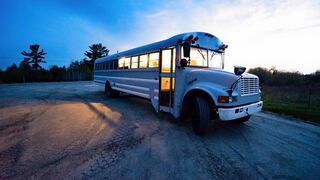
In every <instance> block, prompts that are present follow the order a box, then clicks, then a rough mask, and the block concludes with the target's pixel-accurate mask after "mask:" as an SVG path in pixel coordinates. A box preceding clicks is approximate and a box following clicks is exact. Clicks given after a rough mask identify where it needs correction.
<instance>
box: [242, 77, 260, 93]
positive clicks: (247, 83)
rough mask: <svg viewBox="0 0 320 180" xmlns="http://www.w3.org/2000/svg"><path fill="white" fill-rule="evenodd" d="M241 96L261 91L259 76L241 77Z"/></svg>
mask: <svg viewBox="0 0 320 180" xmlns="http://www.w3.org/2000/svg"><path fill="white" fill-rule="evenodd" d="M240 91H241V96H248V95H252V94H257V93H259V80H258V78H245V77H242V78H241V79H240Z"/></svg>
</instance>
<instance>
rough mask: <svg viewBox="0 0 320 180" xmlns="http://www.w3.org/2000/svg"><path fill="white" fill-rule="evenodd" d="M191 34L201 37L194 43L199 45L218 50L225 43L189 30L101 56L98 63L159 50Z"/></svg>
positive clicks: (207, 34)
mask: <svg viewBox="0 0 320 180" xmlns="http://www.w3.org/2000/svg"><path fill="white" fill-rule="evenodd" d="M190 35H193V37H196V36H197V37H198V38H199V40H198V41H197V42H196V43H195V44H194V45H196V46H199V47H203V48H207V49H212V50H217V49H219V47H220V46H221V45H222V44H223V43H222V42H221V41H220V40H219V39H218V38H217V37H215V36H214V35H212V34H209V33H206V32H189V33H183V34H178V35H175V36H173V37H171V38H169V39H166V40H162V41H159V42H155V43H151V44H147V45H144V46H140V47H137V48H133V49H130V50H127V51H122V52H119V53H116V54H112V55H110V56H106V57H103V58H99V59H97V60H96V63H99V62H104V61H108V60H115V59H118V58H121V57H126V56H134V55H139V54H146V53H151V52H155V51H159V49H162V48H166V47H170V46H176V45H177V44H178V41H179V40H185V39H187V38H188V37H189V36H190Z"/></svg>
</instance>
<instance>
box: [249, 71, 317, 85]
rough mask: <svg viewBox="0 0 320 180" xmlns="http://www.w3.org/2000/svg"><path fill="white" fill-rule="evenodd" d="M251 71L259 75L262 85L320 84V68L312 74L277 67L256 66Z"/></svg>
mask: <svg viewBox="0 0 320 180" xmlns="http://www.w3.org/2000/svg"><path fill="white" fill-rule="evenodd" d="M248 72H249V73H252V74H255V75H257V76H258V77H259V80H260V84H261V85H269V86H289V85H294V86H299V85H303V86H306V85H307V86H320V70H317V71H316V72H314V73H311V74H306V75H304V74H302V73H300V72H298V71H297V72H286V71H281V70H277V69H276V68H275V67H272V68H270V69H267V68H263V67H256V68H252V69H249V70H248Z"/></svg>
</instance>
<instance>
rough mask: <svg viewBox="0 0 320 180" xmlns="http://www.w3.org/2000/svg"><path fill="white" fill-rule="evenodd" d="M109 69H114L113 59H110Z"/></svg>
mask: <svg viewBox="0 0 320 180" xmlns="http://www.w3.org/2000/svg"><path fill="white" fill-rule="evenodd" d="M108 69H110V70H111V69H113V60H112V61H109V66H108Z"/></svg>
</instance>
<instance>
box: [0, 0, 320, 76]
mask: <svg viewBox="0 0 320 180" xmlns="http://www.w3.org/2000/svg"><path fill="white" fill-rule="evenodd" d="M0 22H1V26H0V62H1V63H0V68H1V69H5V68H6V67H7V66H9V65H11V64H12V63H17V64H19V62H20V61H21V60H22V59H23V56H22V55H21V54H20V52H22V51H23V50H26V51H28V50H29V45H31V44H35V43H38V44H40V46H41V48H43V49H44V50H45V51H46V52H47V55H46V61H47V62H48V63H47V64H45V65H44V67H47V68H48V67H50V66H52V65H54V64H57V65H59V66H63V65H65V66H67V65H68V64H69V63H70V62H71V61H72V60H79V59H82V58H84V57H85V56H84V54H83V53H84V52H85V51H86V50H88V46H89V45H90V44H93V43H102V44H103V45H105V46H106V47H107V48H108V49H109V50H110V54H113V53H116V52H117V51H124V50H127V49H130V48H134V47H137V46H141V45H145V44H148V43H152V42H155V41H159V40H163V39H167V38H169V37H171V36H173V35H176V34H180V33H184V32H193V31H202V32H209V33H211V34H213V35H215V36H217V37H218V38H219V39H220V40H221V41H223V42H224V43H225V44H227V45H228V46H229V47H228V49H227V50H226V58H225V65H226V69H227V70H232V67H233V66H235V65H242V66H245V67H247V68H253V67H257V66H261V67H266V68H271V67H272V66H275V67H276V68H277V69H280V70H285V71H299V72H302V73H305V74H307V73H312V72H315V71H316V70H320V1H319V0H266V1H260V0H256V1H253V0H226V1H218V0H202V1H199V0H171V1H170V0H168V1H165V0H161V1H159V0H131V1H129V0H127V1H125V0H117V1H114V0H112V1H107V0H105V1H102V0H91V1H87V0H86V1H84V0H55V1H53V0H51V1H49V0H41V1H40V0H1V1H0Z"/></svg>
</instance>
